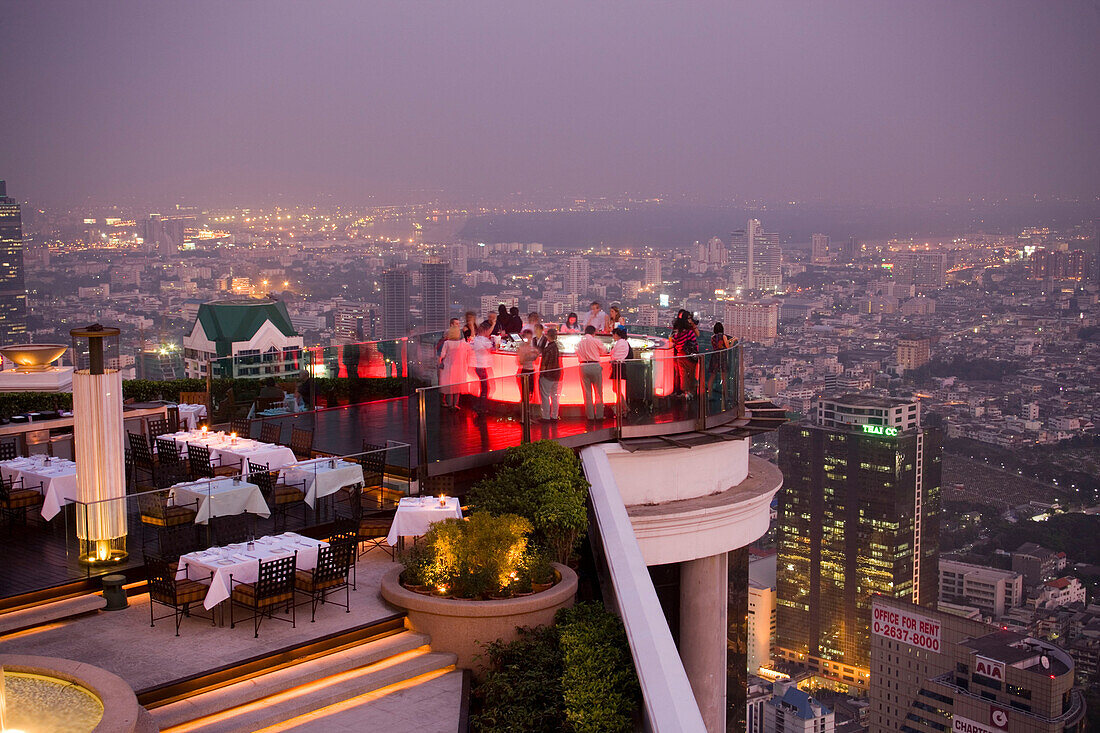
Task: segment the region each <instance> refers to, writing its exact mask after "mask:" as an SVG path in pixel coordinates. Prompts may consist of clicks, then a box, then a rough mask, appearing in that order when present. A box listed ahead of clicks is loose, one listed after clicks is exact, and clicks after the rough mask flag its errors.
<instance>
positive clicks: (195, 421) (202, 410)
mask: <svg viewBox="0 0 1100 733" xmlns="http://www.w3.org/2000/svg"><path fill="white" fill-rule="evenodd" d="M177 407H179V412H180V424H181V425H183V426H185V427H186V428H187V429H188V430H197V429H198V427H199V420H202V419H204V418H205V417H206V405H192V404H188V403H186V402H181V403H180V404H179V405H177Z"/></svg>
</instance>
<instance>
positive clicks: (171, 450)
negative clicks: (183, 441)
mask: <svg viewBox="0 0 1100 733" xmlns="http://www.w3.org/2000/svg"><path fill="white" fill-rule="evenodd" d="M157 457H158V458H159V459H160V463H161V465H164V464H166V463H168V464H172V465H178V464H180V463H183V459H182V458H180V446H179V443H177V442H176V441H174V440H172V439H171V438H157Z"/></svg>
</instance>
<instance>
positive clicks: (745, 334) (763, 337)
mask: <svg viewBox="0 0 1100 733" xmlns="http://www.w3.org/2000/svg"><path fill="white" fill-rule="evenodd" d="M723 325H724V326H725V328H726V335H727V336H729V337H730V338H731V339H740V340H742V341H757V342H760V343H770V342H772V341H774V340H775V337H776V335H777V334H778V333H779V304H778V303H775V302H753V303H750V302H737V303H726V307H725V315H724V321H723Z"/></svg>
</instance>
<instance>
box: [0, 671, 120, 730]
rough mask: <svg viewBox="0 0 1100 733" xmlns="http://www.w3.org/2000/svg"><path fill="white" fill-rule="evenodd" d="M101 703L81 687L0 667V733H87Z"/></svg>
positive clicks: (95, 722)
mask: <svg viewBox="0 0 1100 733" xmlns="http://www.w3.org/2000/svg"><path fill="white" fill-rule="evenodd" d="M102 718H103V703H102V702H100V700H99V698H98V697H96V696H95V695H94V694H92V692H90V691H89V690H87V689H85V688H84V687H82V686H81V685H78V684H77V683H75V682H70V681H68V680H64V679H60V678H57V677H50V676H48V675H45V674H35V673H31V672H12V671H7V672H5V670H4V668H3V667H0V733H88V732H89V731H92V730H94V729H95V727H96V726H97V725H99V722H100V720H101V719H102Z"/></svg>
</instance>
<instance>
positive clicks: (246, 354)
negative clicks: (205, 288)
mask: <svg viewBox="0 0 1100 733" xmlns="http://www.w3.org/2000/svg"><path fill="white" fill-rule="evenodd" d="M303 345H304V344H303V341H302V337H301V336H300V335H299V334H298V332H297V331H295V330H294V326H292V325H291V323H290V314H289V313H288V312H287V309H286V304H285V303H282V302H280V301H277V300H271V299H269V298H241V299H233V300H215V301H211V302H209V303H203V304H202V305H200V306H199V312H198V316H196V318H195V323H194V325H193V326H192V327H191V332H190V333H189V334H188V335H187V336H185V337H184V339H183V359H184V368H185V372H186V375H187V376H188V377H195V378H201V377H205V376H206V369H207V365H208V364H211V363H212V364H213V365H214V368H213V376H215V377H235V378H246V379H247V378H252V379H263V378H264V377H276V378H281V377H284V376H293V375H296V374H297V372H298V371H299V370H300V369H301V354H302V347H303Z"/></svg>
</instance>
